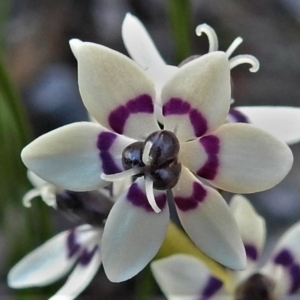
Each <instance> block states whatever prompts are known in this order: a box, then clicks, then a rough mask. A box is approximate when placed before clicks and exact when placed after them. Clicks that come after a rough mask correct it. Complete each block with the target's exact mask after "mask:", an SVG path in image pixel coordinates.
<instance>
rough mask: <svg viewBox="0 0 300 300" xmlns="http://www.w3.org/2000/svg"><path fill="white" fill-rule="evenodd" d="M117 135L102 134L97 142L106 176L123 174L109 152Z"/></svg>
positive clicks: (105, 132) (106, 132)
mask: <svg viewBox="0 0 300 300" xmlns="http://www.w3.org/2000/svg"><path fill="white" fill-rule="evenodd" d="M116 138H117V135H116V134H115V133H113V132H108V131H104V132H101V133H100V134H99V136H98V140H97V148H98V149H99V150H100V153H99V156H100V159H101V161H102V169H103V172H104V173H105V174H115V173H120V172H122V169H121V168H120V167H118V166H117V165H116V163H115V161H114V158H113V156H112V155H111V153H110V152H109V150H110V148H111V146H112V145H113V143H114V142H115V140H116Z"/></svg>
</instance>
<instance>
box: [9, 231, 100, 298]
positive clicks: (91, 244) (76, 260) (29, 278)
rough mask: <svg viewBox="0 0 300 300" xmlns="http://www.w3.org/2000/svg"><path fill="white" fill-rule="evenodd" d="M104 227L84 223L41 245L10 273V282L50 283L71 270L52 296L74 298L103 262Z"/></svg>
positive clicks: (19, 284) (20, 285) (18, 284)
mask: <svg viewBox="0 0 300 300" xmlns="http://www.w3.org/2000/svg"><path fill="white" fill-rule="evenodd" d="M101 237H102V229H101V228H98V227H93V226H90V225H81V226H78V227H76V228H74V229H71V230H68V231H64V232H62V233H60V234H58V235H56V236H55V237H53V238H51V239H50V240H48V241H47V242H46V243H44V244H43V245H42V246H40V247H38V248H37V249H35V250H34V251H32V252H31V253H29V254H28V255H26V256H25V257H24V258H23V259H22V260H21V261H20V262H18V263H17V264H16V265H15V266H14V267H13V268H12V269H11V270H10V272H9V273H8V285H9V286H10V287H12V288H17V289H19V288H27V287H37V286H46V285H49V284H51V283H53V282H55V281H57V280H59V279H60V278H62V277H64V276H66V275H67V274H68V273H70V272H71V273H70V275H69V277H68V279H67V281H66V283H65V284H64V285H63V287H62V288H61V289H60V290H59V291H58V292H57V293H56V294H55V295H53V296H52V297H51V298H50V299H49V300H72V299H74V298H76V297H77V296H78V295H79V294H80V293H81V292H82V291H83V290H84V289H85V288H86V287H87V285H88V284H89V283H90V282H91V280H92V279H93V278H94V276H95V274H96V272H97V271H98V269H99V267H100V265H101V252H100V241H101Z"/></svg>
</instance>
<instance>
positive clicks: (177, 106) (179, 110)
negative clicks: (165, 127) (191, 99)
mask: <svg viewBox="0 0 300 300" xmlns="http://www.w3.org/2000/svg"><path fill="white" fill-rule="evenodd" d="M190 109H191V105H190V104H189V103H188V102H185V101H183V100H181V99H179V98H171V99H170V100H169V101H168V102H166V103H165V104H164V106H163V108H162V111H163V115H164V116H169V115H184V114H187V113H188V112H189V111H190Z"/></svg>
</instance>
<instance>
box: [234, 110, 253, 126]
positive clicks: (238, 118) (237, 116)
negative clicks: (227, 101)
mask: <svg viewBox="0 0 300 300" xmlns="http://www.w3.org/2000/svg"><path fill="white" fill-rule="evenodd" d="M229 116H230V117H231V118H232V119H233V121H234V122H237V123H250V122H249V119H248V118H247V116H246V115H244V114H243V113H242V112H241V111H239V110H237V109H236V108H230V110H229Z"/></svg>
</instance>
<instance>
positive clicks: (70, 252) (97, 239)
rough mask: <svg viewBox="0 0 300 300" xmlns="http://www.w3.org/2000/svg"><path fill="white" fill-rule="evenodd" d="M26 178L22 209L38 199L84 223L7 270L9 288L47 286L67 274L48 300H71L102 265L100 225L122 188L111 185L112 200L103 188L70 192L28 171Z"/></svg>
mask: <svg viewBox="0 0 300 300" xmlns="http://www.w3.org/2000/svg"><path fill="white" fill-rule="evenodd" d="M28 178H29V180H30V181H31V183H32V184H33V186H34V188H33V189H32V190H30V191H28V192H27V193H26V194H25V196H24V198H23V203H24V205H25V206H27V207H29V206H31V203H30V201H31V200H32V199H33V198H34V197H37V196H41V198H42V199H43V201H44V202H45V203H46V204H48V205H49V206H52V207H54V208H56V209H57V210H58V211H61V212H63V213H65V214H66V216H67V217H69V218H70V219H72V220H74V221H76V222H78V221H79V222H82V221H83V222H86V223H87V224H85V225H81V226H77V227H75V228H73V229H71V230H68V231H64V232H62V233H60V234H58V235H56V236H55V237H53V238H51V239H50V240H48V241H47V242H46V243H44V244H43V245H42V246H40V247H38V248H37V249H35V250H33V251H32V252H31V253H29V254H28V255H26V256H25V257H24V258H23V259H22V260H21V261H19V262H18V263H17V264H16V265H15V266H14V267H13V268H12V269H11V270H10V272H9V274H8V285H9V286H10V287H11V288H17V289H21V288H29V287H36V286H46V285H49V284H51V283H53V282H55V281H57V280H59V279H60V278H62V277H64V276H66V275H67V274H68V273H70V275H69V277H68V279H67V281H66V283H65V284H64V285H63V287H62V288H61V289H60V290H59V291H58V292H57V293H55V295H54V296H52V297H51V298H50V299H51V300H54V299H56V300H60V299H62V298H63V299H65V300H67V299H70V300H71V299H74V298H76V297H77V296H78V295H79V294H80V293H81V292H82V291H83V290H84V289H85V288H86V287H87V286H88V284H89V283H90V282H91V280H92V279H93V277H94V276H95V274H96V272H97V270H98V269H99V267H100V265H101V248H100V243H101V238H102V233H103V224H104V221H105V219H106V217H107V215H108V211H109V209H110V208H111V206H112V201H113V197H114V195H115V192H118V191H119V190H120V189H122V186H118V187H115V186H114V187H113V190H112V195H111V197H112V198H106V197H105V196H103V193H104V194H105V192H106V191H105V190H104V189H102V190H101V191H92V192H72V191H66V190H62V189H60V188H57V187H56V186H54V185H53V184H51V183H48V182H46V181H44V180H42V179H41V178H39V177H38V176H37V175H36V174H34V173H32V172H30V171H29V172H28ZM100 200H102V201H100ZM72 269H73V270H72Z"/></svg>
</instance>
